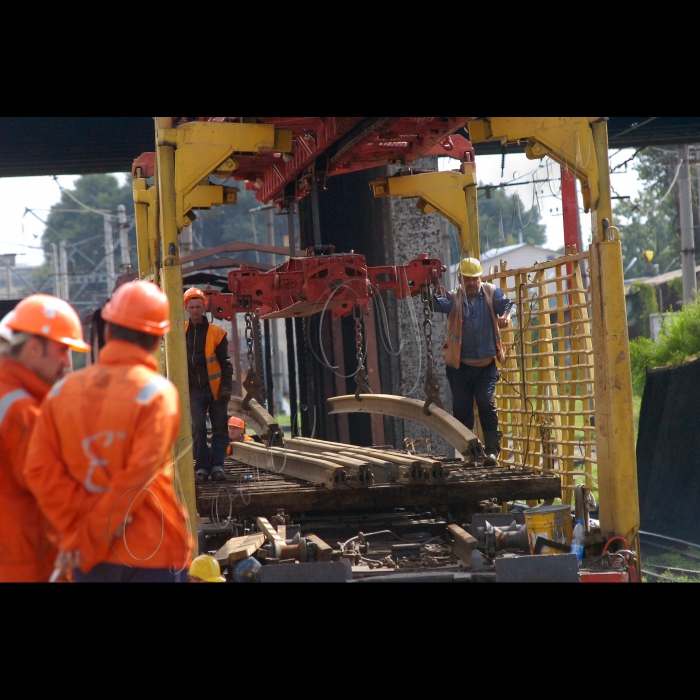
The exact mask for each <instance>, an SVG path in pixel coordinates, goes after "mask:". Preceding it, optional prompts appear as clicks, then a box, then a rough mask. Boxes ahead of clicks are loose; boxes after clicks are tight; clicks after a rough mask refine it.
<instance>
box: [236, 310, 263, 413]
mask: <svg viewBox="0 0 700 700" xmlns="http://www.w3.org/2000/svg"><path fill="white" fill-rule="evenodd" d="M243 305H244V307H245V310H246V312H245V342H246V345H247V346H248V374H246V378H245V381H244V382H243V388H244V389H245V390H246V395H245V397H244V399H243V403H242V404H241V407H242V408H243V409H244V410H247V409H248V407H249V406H250V402H251V400H252V399H257V401H258V403H260V404H264V402H265V401H264V399H263V397H262V395H261V394H260V390H261V389H262V388H263V383H262V380H261V379H260V378H259V377H258V375H257V373H256V371H255V347H254V345H255V341H254V336H253V314H252V312H251V310H250V301H249V300H245V301H244V302H243Z"/></svg>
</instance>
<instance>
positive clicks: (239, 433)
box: [228, 416, 255, 442]
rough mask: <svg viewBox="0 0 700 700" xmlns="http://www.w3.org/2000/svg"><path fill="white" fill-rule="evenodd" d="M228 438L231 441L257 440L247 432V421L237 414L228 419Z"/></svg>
mask: <svg viewBox="0 0 700 700" xmlns="http://www.w3.org/2000/svg"><path fill="white" fill-rule="evenodd" d="M228 439H229V440H230V441H231V442H255V441H254V440H253V438H252V437H250V436H249V435H246V434H245V421H243V420H241V419H240V418H238V417H236V416H231V417H230V418H229V419H228Z"/></svg>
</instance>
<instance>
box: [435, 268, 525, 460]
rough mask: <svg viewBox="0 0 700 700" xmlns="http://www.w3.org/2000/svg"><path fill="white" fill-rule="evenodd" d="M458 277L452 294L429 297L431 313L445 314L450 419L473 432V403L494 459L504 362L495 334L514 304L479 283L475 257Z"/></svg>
mask: <svg viewBox="0 0 700 700" xmlns="http://www.w3.org/2000/svg"><path fill="white" fill-rule="evenodd" d="M459 273H460V274H459V285H458V287H457V289H455V290H454V291H453V292H447V291H445V290H444V289H441V290H440V291H441V292H442V293H441V294H437V295H436V296H434V297H433V309H434V310H435V311H439V312H442V313H446V314H448V321H447V339H446V343H445V362H446V363H447V381H448V382H449V383H450V389H451V390H452V414H453V415H454V417H455V418H457V420H459V421H460V422H461V423H463V424H464V425H466V426H467V428H469V430H473V429H474V400H476V406H477V408H478V409H479V420H480V421H481V428H482V430H483V432H484V443H485V445H484V448H485V451H486V454H487V455H488V456H490V457H492V458H493V459H494V460H495V459H496V458H497V457H498V454H499V452H500V451H501V437H502V433H501V431H499V430H498V413H497V411H496V405H495V402H494V395H495V391H496V382H497V381H498V378H499V374H498V367H497V366H496V358H497V357H499V360H500V361H503V357H502V355H501V353H502V346H501V338H500V329H501V328H507V327H508V326H509V325H510V320H511V316H512V315H513V313H514V311H515V305H514V304H513V302H511V301H510V299H508V297H507V296H506V295H505V294H504V293H503V291H501V290H500V289H498V288H497V287H494V286H493V285H491V284H485V283H483V282H482V281H481V275H482V274H483V270H482V269H481V264H480V263H479V261H478V260H476V259H475V258H464V259H463V260H462V262H461V263H460V267H459ZM455 301H459V302H461V303H457V304H455Z"/></svg>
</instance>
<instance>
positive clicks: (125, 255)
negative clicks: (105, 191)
mask: <svg viewBox="0 0 700 700" xmlns="http://www.w3.org/2000/svg"><path fill="white" fill-rule="evenodd" d="M117 220H118V221H119V248H120V251H121V255H122V267H121V271H122V272H123V273H127V274H128V273H129V272H131V253H130V252H129V224H128V223H127V220H126V207H125V206H124V205H123V204H120V205H119V206H118V207H117Z"/></svg>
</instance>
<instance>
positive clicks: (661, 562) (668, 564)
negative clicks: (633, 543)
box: [642, 550, 700, 583]
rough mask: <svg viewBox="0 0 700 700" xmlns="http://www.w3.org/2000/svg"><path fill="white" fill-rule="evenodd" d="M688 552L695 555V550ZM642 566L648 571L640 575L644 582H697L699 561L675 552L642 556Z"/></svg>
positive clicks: (699, 568) (699, 571)
mask: <svg viewBox="0 0 700 700" xmlns="http://www.w3.org/2000/svg"><path fill="white" fill-rule="evenodd" d="M688 554H692V555H694V556H696V555H697V550H693V551H692V552H691V551H688ZM642 568H644V569H646V570H648V571H649V574H644V575H643V576H642V581H644V583H672V582H676V583H697V582H698V580H699V576H700V562H699V561H697V559H691V558H689V557H685V556H683V554H682V553H676V552H664V553H663V554H653V555H651V556H643V557H642ZM691 571H692V572H693V573H690V572H691ZM694 572H698V573H694ZM662 577H663V578H662Z"/></svg>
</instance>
